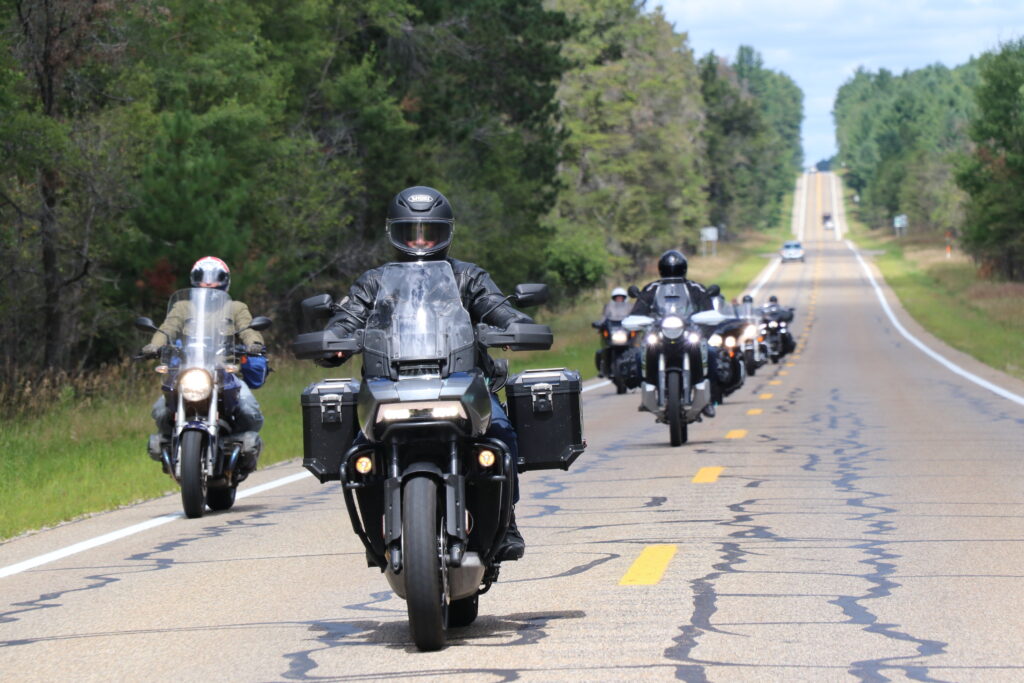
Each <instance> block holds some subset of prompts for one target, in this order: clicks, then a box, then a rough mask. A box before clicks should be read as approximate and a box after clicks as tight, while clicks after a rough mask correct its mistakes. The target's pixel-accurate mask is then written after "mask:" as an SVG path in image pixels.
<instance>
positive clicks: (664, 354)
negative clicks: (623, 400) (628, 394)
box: [622, 282, 711, 446]
mask: <svg viewBox="0 0 1024 683" xmlns="http://www.w3.org/2000/svg"><path fill="white" fill-rule="evenodd" d="M652 312H653V313H654V315H653V316H642V315H631V316H629V317H627V318H626V319H625V320H623V321H622V324H623V326H624V327H625V328H626V329H628V330H637V331H642V333H643V344H644V346H643V349H642V354H643V361H644V363H643V365H644V366H643V382H642V384H641V385H640V409H641V410H646V411H648V412H650V413H653V414H654V416H655V418H656V419H657V421H658V422H661V423H665V424H667V425H668V431H669V443H671V444H672V445H673V446H680V445H682V444H684V443H686V441H687V439H688V438H689V437H688V425H689V424H690V423H691V422H696V421H697V420H698V419H700V414H701V410H703V408H704V406H706V405H707V404H708V402H709V401H710V400H711V385H710V381H709V380H708V379H707V370H708V345H707V341H706V340H705V339H704V337H703V335H702V334H701V331H700V327H699V323H700V320H701V318H700V317H699V316H701V315H702V314H701V313H698V312H697V309H696V307H695V306H694V304H693V303H692V302H691V301H690V296H689V292H688V290H687V289H686V285H685V284H683V283H669V282H663V283H661V284H660V285H659V286H658V289H657V291H656V292H655V296H654V305H653V308H652ZM694 316H698V317H697V318H696V319H694Z"/></svg>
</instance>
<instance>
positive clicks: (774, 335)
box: [759, 304, 796, 363]
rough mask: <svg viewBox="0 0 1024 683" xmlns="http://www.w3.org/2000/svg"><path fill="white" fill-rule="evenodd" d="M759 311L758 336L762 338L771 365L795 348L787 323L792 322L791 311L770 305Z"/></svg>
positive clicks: (790, 309)
mask: <svg viewBox="0 0 1024 683" xmlns="http://www.w3.org/2000/svg"><path fill="white" fill-rule="evenodd" d="M760 311H761V320H760V327H759V332H760V336H761V337H763V338H764V343H765V347H766V348H767V351H768V359H769V360H771V362H772V363H778V362H779V359H781V358H782V357H783V356H785V355H786V354H787V353H790V352H792V351H793V350H794V349H795V348H796V342H795V341H794V340H793V334H792V332H790V331H789V323H791V322H792V321H793V309H792V308H783V307H781V306H779V305H777V304H772V305H768V306H763V307H762V308H761V309H760Z"/></svg>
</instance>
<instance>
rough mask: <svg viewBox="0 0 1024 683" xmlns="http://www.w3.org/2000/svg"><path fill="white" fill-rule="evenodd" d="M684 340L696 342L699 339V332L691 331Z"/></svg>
mask: <svg viewBox="0 0 1024 683" xmlns="http://www.w3.org/2000/svg"><path fill="white" fill-rule="evenodd" d="M686 340H687V341H689V342H690V343H691V344H696V343H697V342H699V341H700V332H691V333H690V335H689V336H688V337H687V338H686Z"/></svg>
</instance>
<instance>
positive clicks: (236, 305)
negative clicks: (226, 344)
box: [149, 301, 264, 346]
mask: <svg viewBox="0 0 1024 683" xmlns="http://www.w3.org/2000/svg"><path fill="white" fill-rule="evenodd" d="M188 307H189V302H188V301H179V302H178V303H176V304H174V306H172V307H171V310H170V311H168V312H167V318H165V319H164V322H163V324H162V325H160V332H154V333H153V339H151V340H150V342H149V343H150V344H153V345H154V346H162V345H164V344H166V343H167V339H168V337H169V338H171V339H174V337H175V336H176V335H178V334H179V333H180V332H181V330H182V329H183V328H184V327H185V321H186V320H188V318H189V315H190V313H189V310H188ZM231 319H232V320H233V321H234V323H235V334H237V335H238V336H239V337H241V338H242V343H243V344H245V345H246V346H248V345H249V344H263V343H264V342H263V335H262V334H260V333H259V332H257V331H256V330H247V329H243V328H246V327H249V323H251V322H252V313H250V312H249V307H248V306H246V305H245V304H243V303H242V302H241V301H232V302H231ZM161 332H166V333H167V337H165V336H164V335H163V334H161Z"/></svg>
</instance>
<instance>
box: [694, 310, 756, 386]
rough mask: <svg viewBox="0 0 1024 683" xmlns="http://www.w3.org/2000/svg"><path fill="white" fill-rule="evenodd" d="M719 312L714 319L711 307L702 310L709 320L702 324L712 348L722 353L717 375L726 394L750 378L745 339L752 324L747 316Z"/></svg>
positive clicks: (714, 351) (704, 317)
mask: <svg viewBox="0 0 1024 683" xmlns="http://www.w3.org/2000/svg"><path fill="white" fill-rule="evenodd" d="M715 313H717V314H718V315H717V317H716V318H715V319H714V320H712V317H713V316H712V315H711V311H707V312H705V313H702V314H701V316H702V317H701V319H702V320H705V321H707V322H705V323H703V324H701V325H700V327H701V331H702V332H703V334H704V336H705V337H706V338H707V340H708V346H709V347H711V352H712V353H715V354H717V356H718V362H717V364H716V373H717V376H716V378H715V379H716V380H717V381H718V386H719V387H720V388H721V392H722V396H723V397H724V396H728V395H729V394H731V393H733V392H734V391H736V390H737V389H739V388H740V387H742V386H743V382H744V380H745V379H746V376H747V370H746V367H747V365H746V358H745V356H744V353H743V341H744V337H745V335H747V333H748V331H749V327H750V325H749V324H748V323H747V321H746V320H743V319H741V318H736V317H734V316H731V315H729V314H728V312H727V311H715Z"/></svg>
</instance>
